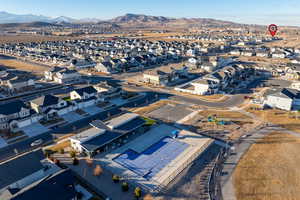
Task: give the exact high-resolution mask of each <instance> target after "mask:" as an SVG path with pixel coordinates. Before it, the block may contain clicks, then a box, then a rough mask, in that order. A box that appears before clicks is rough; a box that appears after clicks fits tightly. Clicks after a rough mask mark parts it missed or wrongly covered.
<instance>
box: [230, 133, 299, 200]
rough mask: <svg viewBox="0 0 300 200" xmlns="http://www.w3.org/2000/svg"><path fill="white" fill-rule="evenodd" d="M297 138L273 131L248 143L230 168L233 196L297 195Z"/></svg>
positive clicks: (280, 198)
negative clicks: (236, 163) (235, 166)
mask: <svg viewBox="0 0 300 200" xmlns="http://www.w3.org/2000/svg"><path fill="white" fill-rule="evenodd" d="M299 150H300V139H299V138H297V137H295V136H292V135H288V134H283V133H278V132H273V133H270V135H268V136H266V137H265V138H262V139H260V140H259V141H258V142H257V143H256V144H254V145H252V146H251V147H250V149H249V151H248V152H247V153H246V154H245V155H244V157H243V158H242V159H241V160H240V162H239V164H238V166H237V168H236V169H235V171H234V174H233V179H234V187H235V194H236V198H237V200H298V199H300V189H299V188H300V168H299V165H300V157H299V152H300V151H299Z"/></svg>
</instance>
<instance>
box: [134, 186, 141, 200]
mask: <svg viewBox="0 0 300 200" xmlns="http://www.w3.org/2000/svg"><path fill="white" fill-rule="evenodd" d="M134 196H135V197H136V198H137V199H139V198H140V197H141V196H142V190H141V188H140V187H136V188H135V189H134Z"/></svg>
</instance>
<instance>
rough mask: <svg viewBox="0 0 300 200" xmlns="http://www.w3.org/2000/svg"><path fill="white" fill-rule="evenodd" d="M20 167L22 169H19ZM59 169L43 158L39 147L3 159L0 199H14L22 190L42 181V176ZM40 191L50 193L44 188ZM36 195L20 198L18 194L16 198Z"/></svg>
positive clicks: (0, 175) (0, 173)
mask: <svg viewBox="0 0 300 200" xmlns="http://www.w3.org/2000/svg"><path fill="white" fill-rule="evenodd" d="M20 167H21V168H22V170H20ZM60 170H61V169H60V168H59V167H58V166H56V165H55V164H54V163H52V162H49V161H48V160H47V159H45V156H44V154H43V151H42V150H41V149H39V150H33V151H30V152H28V153H25V154H23V155H20V156H17V157H15V158H12V159H9V160H7V161H4V162H2V163H1V165H0V179H1V180H2V181H1V183H0V199H1V200H8V199H15V197H17V196H19V195H20V194H22V193H23V192H24V191H27V189H28V188H30V186H31V185H35V184H37V183H38V182H42V180H43V179H44V178H46V177H48V176H51V175H52V174H55V173H57V172H58V171H60ZM55 192H57V191H55ZM55 192H54V193H55ZM41 193H42V194H47V195H51V194H49V193H46V192H45V190H43V192H41ZM36 195H38V194H36ZM36 195H31V196H30V197H28V196H27V198H20V196H19V197H18V198H16V199H22V200H27V199H28V200H29V199H32V198H33V197H34V198H36V197H37V196H36ZM40 195H41V194H40ZM22 197H24V196H22ZM42 199H46V198H42Z"/></svg>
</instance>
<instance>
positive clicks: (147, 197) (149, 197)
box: [143, 194, 153, 200]
mask: <svg viewBox="0 0 300 200" xmlns="http://www.w3.org/2000/svg"><path fill="white" fill-rule="evenodd" d="M143 200H153V197H152V195H151V194H146V195H145V196H144V198H143Z"/></svg>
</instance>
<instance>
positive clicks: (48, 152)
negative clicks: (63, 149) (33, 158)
mask: <svg viewBox="0 0 300 200" xmlns="http://www.w3.org/2000/svg"><path fill="white" fill-rule="evenodd" d="M53 153H54V152H53V151H52V150H51V149H45V150H44V155H45V156H46V157H47V158H50V156H51V155H52V154H53Z"/></svg>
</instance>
